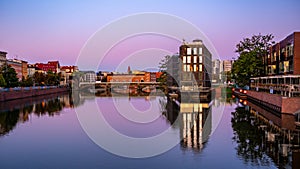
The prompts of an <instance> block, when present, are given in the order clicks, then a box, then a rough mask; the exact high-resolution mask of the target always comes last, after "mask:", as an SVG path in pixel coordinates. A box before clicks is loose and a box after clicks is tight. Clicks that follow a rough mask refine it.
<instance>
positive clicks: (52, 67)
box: [35, 61, 60, 73]
mask: <svg viewBox="0 0 300 169" xmlns="http://www.w3.org/2000/svg"><path fill="white" fill-rule="evenodd" d="M35 67H36V68H38V69H40V70H42V71H44V72H46V73H47V72H48V71H51V72H53V73H59V72H60V64H59V62H58V61H49V62H48V63H36V64H35Z"/></svg>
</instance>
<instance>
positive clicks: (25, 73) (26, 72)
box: [22, 60, 28, 79]
mask: <svg viewBox="0 0 300 169" xmlns="http://www.w3.org/2000/svg"><path fill="white" fill-rule="evenodd" d="M27 65H28V62H26V61H24V60H22V76H23V77H24V78H25V79H26V78H27V76H28V70H27Z"/></svg>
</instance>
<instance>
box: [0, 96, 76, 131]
mask: <svg viewBox="0 0 300 169" xmlns="http://www.w3.org/2000/svg"><path fill="white" fill-rule="evenodd" d="M73 106H74V103H73V100H72V96H71V95H70V94H69V93H62V94H51V95H45V96H38V97H34V98H33V97H32V98H26V99H18V100H12V101H6V102H0V136H3V135H6V134H8V133H9V132H10V131H12V130H13V129H14V128H15V127H16V125H17V124H18V123H24V122H27V121H29V119H30V114H35V115H36V116H44V115H48V116H54V115H58V114H60V113H61V110H62V109H63V108H72V107H73Z"/></svg>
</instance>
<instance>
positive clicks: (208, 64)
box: [179, 40, 212, 87]
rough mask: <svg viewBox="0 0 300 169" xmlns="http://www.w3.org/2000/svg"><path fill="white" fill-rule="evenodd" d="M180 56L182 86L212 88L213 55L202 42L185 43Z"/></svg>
mask: <svg viewBox="0 0 300 169" xmlns="http://www.w3.org/2000/svg"><path fill="white" fill-rule="evenodd" d="M179 54H180V59H181V61H182V67H181V75H180V83H181V84H180V86H200V87H211V75H212V55H211V53H210V52H209V50H208V49H207V48H206V46H205V45H204V44H203V42H202V40H194V41H193V42H191V43H186V42H183V45H181V46H180V51H179ZM195 82H196V83H195Z"/></svg>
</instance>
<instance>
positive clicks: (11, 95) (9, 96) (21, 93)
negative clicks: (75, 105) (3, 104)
mask: <svg viewBox="0 0 300 169" xmlns="http://www.w3.org/2000/svg"><path fill="white" fill-rule="evenodd" d="M66 91H68V89H67V88H50V89H30V90H22V89H21V90H18V91H7V92H5V91H4V92H0V101H7V100H14V99H21V98H26V97H33V96H39V95H47V94H52V93H59V92H66Z"/></svg>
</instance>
